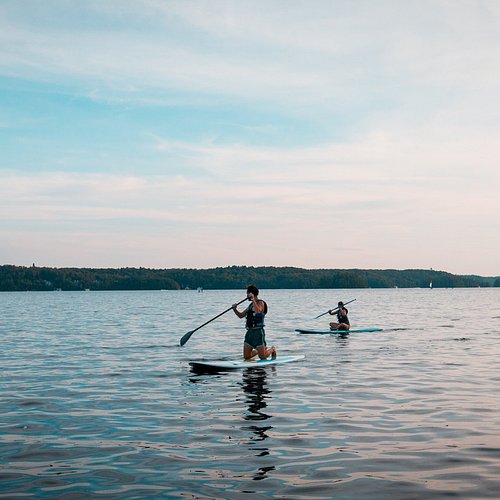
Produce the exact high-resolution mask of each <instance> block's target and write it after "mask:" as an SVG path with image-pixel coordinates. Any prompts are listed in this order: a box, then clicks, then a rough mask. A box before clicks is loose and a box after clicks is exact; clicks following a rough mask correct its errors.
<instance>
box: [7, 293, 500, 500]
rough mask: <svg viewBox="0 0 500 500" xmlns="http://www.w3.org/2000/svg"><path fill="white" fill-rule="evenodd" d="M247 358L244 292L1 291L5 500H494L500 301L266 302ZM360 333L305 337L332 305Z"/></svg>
mask: <svg viewBox="0 0 500 500" xmlns="http://www.w3.org/2000/svg"><path fill="white" fill-rule="evenodd" d="M261 295H262V298H264V299H266V300H267V302H268V304H269V315H268V318H267V329H266V331H267V338H268V341H269V342H270V343H273V344H275V345H276V346H277V348H278V354H279V353H283V354H292V353H302V354H305V355H306V359H305V360H304V361H302V362H298V363H295V364H288V365H277V366H275V367H267V368H265V369H261V368H259V369H253V370H252V369H246V370H242V371H236V372H227V373H221V374H195V373H192V372H191V371H190V370H189V365H188V362H189V360H192V359H220V358H235V357H238V356H240V354H241V350H242V340H243V335H244V331H243V320H240V319H238V318H237V317H236V316H235V315H234V314H233V313H232V312H229V313H228V314H226V315H224V316H223V317H221V318H219V319H218V320H216V321H214V322H213V323H210V324H209V325H207V326H206V327H204V328H202V329H201V330H199V331H197V332H196V333H195V334H194V335H193V336H192V337H191V339H190V340H189V342H188V343H187V344H186V345H185V346H184V347H183V348H180V347H179V345H178V342H179V339H180V338H181V337H182V335H184V333H186V332H187V331H189V330H192V329H194V328H195V327H197V326H199V325H201V324H202V323H204V322H205V321H207V320H208V319H210V318H211V317H213V316H216V315H217V314H218V313H220V312H222V311H223V310H225V309H227V308H228V307H229V306H230V305H231V304H232V303H233V302H237V301H239V300H241V299H242V298H243V297H244V296H245V294H244V290H241V291H205V292H203V293H197V292H196V291H167V292H47V293H44V292H40V293H36V292H31V293H2V294H0V307H1V311H2V313H1V315H0V335H1V339H2V349H1V351H0V363H1V368H2V378H1V393H0V415H1V419H0V431H1V432H0V464H1V470H0V497H2V498H12V497H16V498H30V497H31V498H88V497H94V498H95V497H100V496H101V497H106V498H113V497H116V498H145V497H155V496H157V497H163V498H176V497H182V498H186V497H187V498H229V499H241V498H244V497H245V496H247V497H248V498H252V499H253V498H332V497H335V498H340V499H341V498H356V499H359V498H370V499H377V498H380V499H382V498H384V499H385V498H401V499H403V498H404V499H407V498H439V497H450V496H451V497H456V498H498V494H499V493H498V492H499V491H500V401H499V399H500V398H499V396H498V393H499V391H498V387H499V382H500V375H499V372H498V359H499V354H500V348H499V345H500V289H443V290H441V289H434V290H424V289H388V290H387V289H386V290H268V291H266V290H264V291H262V293H261ZM352 298H356V302H353V303H352V304H350V305H349V306H348V308H349V310H350V318H351V323H352V325H353V328H355V327H359V328H363V327H369V326H370V327H380V328H383V329H384V330H383V331H382V332H373V333H360V334H354V333H353V334H351V335H349V336H346V337H339V336H337V335H332V336H330V335H326V336H325V335H318V336H314V335H300V334H298V333H296V332H295V331H294V329H295V328H297V327H303V328H305V327H307V328H318V327H320V328H322V327H325V326H326V325H327V323H328V321H329V319H328V318H329V317H328V316H325V317H323V318H321V319H319V320H316V321H312V320H310V318H311V317H312V316H315V315H317V314H319V313H321V312H323V311H325V310H326V309H328V308H329V307H331V306H333V305H335V304H336V303H337V301H338V300H344V301H347V300H350V299H352Z"/></svg>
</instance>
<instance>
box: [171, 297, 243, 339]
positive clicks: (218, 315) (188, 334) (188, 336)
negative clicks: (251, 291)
mask: <svg viewBox="0 0 500 500" xmlns="http://www.w3.org/2000/svg"><path fill="white" fill-rule="evenodd" d="M247 300H248V299H247V298H245V299H243V300H240V301H239V302H238V303H237V304H236V305H237V306H239V305H240V304H241V303H242V302H245V301H247ZM232 308H233V306H231V307H230V308H229V309H226V310H225V311H223V312H221V313H220V314H217V316H215V318H212V319H211V320H209V321H207V322H206V323H203V325H201V326H199V327H198V328H195V329H194V330H191V331H190V332H187V333H186V334H185V335H184V336H183V337H182V338H181V341H180V344H181V347H182V346H183V345H184V344H185V343H186V342H187V341H188V340H189V339H190V338H191V335H193V333H194V332H196V331H197V330H199V329H200V328H203V327H204V326H205V325H208V324H209V323H211V322H212V321H213V320H214V319H217V318H219V317H220V316H222V315H223V314H226V313H227V312H228V311H230V310H231V309H232Z"/></svg>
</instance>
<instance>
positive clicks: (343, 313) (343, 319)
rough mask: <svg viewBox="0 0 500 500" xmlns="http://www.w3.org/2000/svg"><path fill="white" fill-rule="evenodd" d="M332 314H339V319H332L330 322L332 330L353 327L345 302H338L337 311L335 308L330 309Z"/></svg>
mask: <svg viewBox="0 0 500 500" xmlns="http://www.w3.org/2000/svg"><path fill="white" fill-rule="evenodd" d="M328 312H329V313H330V314H331V315H333V314H335V313H336V314H337V321H336V322H335V321H332V322H331V323H330V330H349V328H351V325H350V323H349V318H348V317H347V314H348V312H349V311H348V310H347V308H346V307H345V306H344V303H343V302H342V301H340V302H339V303H338V308H337V311H335V310H333V311H332V310H330V311H328Z"/></svg>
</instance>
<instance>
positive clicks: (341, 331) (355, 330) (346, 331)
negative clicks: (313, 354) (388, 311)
mask: <svg viewBox="0 0 500 500" xmlns="http://www.w3.org/2000/svg"><path fill="white" fill-rule="evenodd" d="M295 331H296V332H299V333H310V334H313V333H316V334H319V335H327V334H328V335H332V334H333V335H347V334H348V333H363V332H381V331H382V328H358V329H354V330H303V329H300V328H296V329H295Z"/></svg>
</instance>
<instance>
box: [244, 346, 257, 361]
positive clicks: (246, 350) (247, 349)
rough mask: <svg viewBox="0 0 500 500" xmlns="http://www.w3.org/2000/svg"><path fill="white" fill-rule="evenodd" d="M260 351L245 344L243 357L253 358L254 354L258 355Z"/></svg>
mask: <svg viewBox="0 0 500 500" xmlns="http://www.w3.org/2000/svg"><path fill="white" fill-rule="evenodd" d="M257 354H258V351H257V350H256V349H254V348H253V347H252V346H249V345H248V344H243V358H244V359H252V358H253V357H254V356H257Z"/></svg>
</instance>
